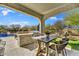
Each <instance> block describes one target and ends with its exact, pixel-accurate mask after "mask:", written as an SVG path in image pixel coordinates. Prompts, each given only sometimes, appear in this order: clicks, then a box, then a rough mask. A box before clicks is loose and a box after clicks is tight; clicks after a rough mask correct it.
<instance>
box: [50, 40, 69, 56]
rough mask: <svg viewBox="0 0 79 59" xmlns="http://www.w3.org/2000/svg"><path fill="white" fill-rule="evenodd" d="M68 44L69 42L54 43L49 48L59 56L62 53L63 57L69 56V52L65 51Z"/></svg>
mask: <svg viewBox="0 0 79 59" xmlns="http://www.w3.org/2000/svg"><path fill="white" fill-rule="evenodd" d="M67 44H68V41H63V40H62V41H60V43H54V44H51V45H50V46H49V48H51V49H53V50H54V51H55V55H59V54H60V53H61V54H62V55H64V56H65V55H66V56H67V52H66V50H65V47H66V45H67Z"/></svg>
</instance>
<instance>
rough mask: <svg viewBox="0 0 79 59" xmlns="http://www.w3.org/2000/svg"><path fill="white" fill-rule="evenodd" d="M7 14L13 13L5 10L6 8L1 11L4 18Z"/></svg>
mask: <svg viewBox="0 0 79 59" xmlns="http://www.w3.org/2000/svg"><path fill="white" fill-rule="evenodd" d="M9 12H12V13H14V11H12V10H10V9H7V8H3V9H2V11H1V13H2V14H3V15H4V16H6V15H8V13H9Z"/></svg>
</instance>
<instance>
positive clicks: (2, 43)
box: [0, 40, 6, 56]
mask: <svg viewBox="0 0 79 59" xmlns="http://www.w3.org/2000/svg"><path fill="white" fill-rule="evenodd" d="M5 45H6V42H5V41H2V40H0V56H4V51H5Z"/></svg>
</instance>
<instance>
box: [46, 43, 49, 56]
mask: <svg viewBox="0 0 79 59" xmlns="http://www.w3.org/2000/svg"><path fill="white" fill-rule="evenodd" d="M48 54H49V43H46V56H48Z"/></svg>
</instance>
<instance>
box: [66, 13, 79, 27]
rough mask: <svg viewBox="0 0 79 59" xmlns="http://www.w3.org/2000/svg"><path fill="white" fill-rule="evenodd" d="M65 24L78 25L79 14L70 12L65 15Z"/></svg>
mask: <svg viewBox="0 0 79 59" xmlns="http://www.w3.org/2000/svg"><path fill="white" fill-rule="evenodd" d="M65 25H67V26H73V25H76V26H77V25H79V14H70V15H68V16H67V17H65Z"/></svg>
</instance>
